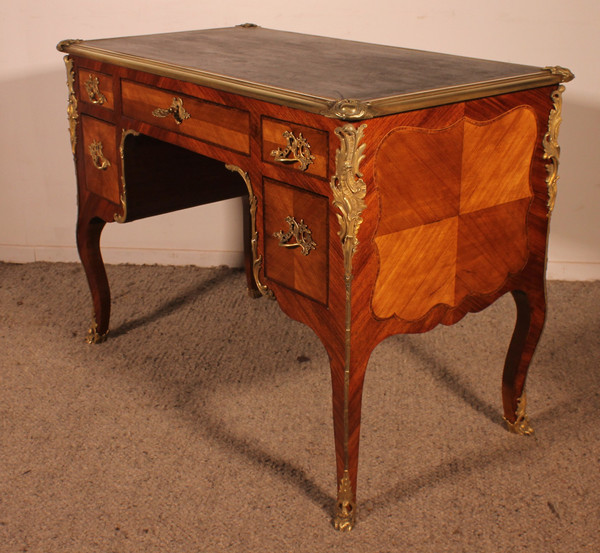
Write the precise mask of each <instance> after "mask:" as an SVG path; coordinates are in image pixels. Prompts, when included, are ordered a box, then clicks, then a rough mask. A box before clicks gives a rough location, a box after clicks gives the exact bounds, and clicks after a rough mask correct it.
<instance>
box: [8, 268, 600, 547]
mask: <svg viewBox="0 0 600 553" xmlns="http://www.w3.org/2000/svg"><path fill="white" fill-rule="evenodd" d="M108 271H109V278H110V279H111V283H112V290H113V321H112V330H111V334H110V338H109V340H108V341H107V342H106V343H104V344H101V345H96V346H89V345H87V344H85V343H84V341H83V338H84V336H85V331H86V330H87V326H88V325H89V320H90V312H91V302H90V299H89V294H88V291H87V285H86V283H85V278H84V275H83V272H82V270H81V268H80V267H79V266H78V265H75V264H47V263H34V264H26V265H13V264H0V552H1V553H18V552H36V553H38V552H39V553H53V552H56V553H59V552H60V553H70V552H73V553H86V552H98V553H127V552H144V553H153V552H157V553H158V552H160V553H171V552H173V553H179V552H181V553H195V552H204V551H206V552H211V553H219V552H222V551H223V552H224V551H227V552H257V553H258V552H260V553H263V552H273V553H283V552H294V553H296V552H307V553H308V552H310V553H320V552H325V551H344V552H365V553H367V552H368V553H381V552H397V551H398V552H410V553H421V552H422V553H441V552H452V553H454V552H456V553H459V552H460V553H462V552H468V553H475V552H477V553H488V552H489V553H503V552H507V553H508V552H510V553H522V552H532V553H553V552H557V553H558V552H560V553H563V552H564V553H585V552H589V553H592V552H594V553H595V552H597V551H598V550H600V366H599V365H600V363H599V361H600V338H599V336H600V282H595V283H589V282H588V283H584V282H570V283H567V282H550V283H549V284H548V294H549V317H548V320H547V324H546V328H545V332H544V335H543V337H542V341H541V343H540V346H539V348H538V352H537V354H536V357H535V358H534V362H533V365H532V368H531V370H530V377H529V380H528V412H529V415H530V419H531V422H532V425H533V426H534V428H535V430H536V434H535V436H534V437H532V438H524V437H519V436H515V435H512V434H509V433H508V432H506V431H505V430H504V428H503V426H502V425H501V402H500V376H501V370H502V366H503V361H504V355H505V353H506V348H507V346H508V342H509V339H510V335H511V333H512V328H513V325H514V317H515V309H514V306H513V303H512V300H511V298H510V297H505V298H503V299H501V300H500V301H499V302H497V303H496V304H495V305H494V306H492V307H491V308H489V309H487V310H485V311H484V312H482V313H480V314H478V315H470V316H468V317H466V318H465V319H464V320H463V321H461V322H460V323H459V324H457V325H455V326H453V327H450V328H447V327H441V328H437V329H436V330H434V331H432V332H430V333H428V334H425V335H416V336H412V335H411V336H396V337H393V338H390V339H388V340H386V341H385V342H383V343H382V344H381V345H380V346H379V347H378V348H377V349H376V350H375V352H374V354H373V356H372V358H371V361H370V364H369V367H368V369H367V379H366V383H365V398H364V409H363V413H364V415H363V426H362V429H363V430H362V441H361V461H360V474H359V490H358V493H359V509H360V510H359V521H358V524H357V526H356V528H355V529H354V531H352V532H351V533H349V534H340V533H337V532H335V531H334V530H333V528H332V526H331V513H332V509H333V501H334V497H335V478H334V450H333V432H332V423H331V406H330V380H329V369H328V364H327V356H326V354H325V351H324V350H323V348H322V346H321V345H320V343H319V341H318V340H317V338H316V337H315V336H314V334H313V333H312V332H311V331H310V330H309V329H308V328H306V327H304V326H303V325H301V324H299V323H296V322H293V321H291V320H289V319H288V318H287V317H285V316H284V315H283V314H282V313H281V311H280V310H279V308H278V306H277V304H276V303H275V302H271V301H268V300H264V299H262V300H251V299H250V298H248V297H247V295H246V293H245V286H244V276H243V274H242V273H241V272H239V271H236V270H231V269H228V268H224V267H221V268H214V269H199V268H196V267H164V266H162V267H156V266H152V267H151V266H125V265H120V266H109V267H108Z"/></svg>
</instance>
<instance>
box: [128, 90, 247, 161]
mask: <svg viewBox="0 0 600 553" xmlns="http://www.w3.org/2000/svg"><path fill="white" fill-rule="evenodd" d="M121 91H122V92H121V94H122V98H123V115H125V116H128V117H132V118H134V119H138V120H141V121H145V122H147V123H151V124H152V125H155V126H157V127H161V128H164V129H168V130H170V131H174V132H177V133H180V134H185V135H187V136H191V137H193V138H197V139H199V140H203V141H205V142H210V143H212V144H217V145H218V146H224V147H225V148H229V149H231V150H235V151H237V152H242V153H245V154H248V153H250V115H249V113H248V112H245V111H242V110H239V109H236V108H230V107H226V106H222V105H219V104H214V103H211V102H206V101H204V100H199V99H197V98H191V97H189V96H183V95H181V94H178V93H177V92H171V91H166V90H161V89H158V88H152V87H149V86H145V85H139V84H136V83H133V82H131V81H123V82H122V87H121Z"/></svg>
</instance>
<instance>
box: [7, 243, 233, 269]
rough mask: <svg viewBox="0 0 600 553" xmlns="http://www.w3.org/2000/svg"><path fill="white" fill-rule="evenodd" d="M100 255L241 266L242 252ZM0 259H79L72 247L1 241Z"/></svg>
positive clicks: (120, 251)
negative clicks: (5, 243)
mask: <svg viewBox="0 0 600 553" xmlns="http://www.w3.org/2000/svg"><path fill="white" fill-rule="evenodd" d="M102 258H103V259H104V262H105V263H108V264H120V263H132V264H134V265H197V266H198V267H216V266H219V265H227V266H229V267H243V266H244V254H243V252H235V251H206V250H160V249H133V248H110V247H105V248H102ZM0 261H5V262H8V263H34V262H36V261H49V262H52V263H79V255H78V253H77V248H75V247H47V246H6V245H0Z"/></svg>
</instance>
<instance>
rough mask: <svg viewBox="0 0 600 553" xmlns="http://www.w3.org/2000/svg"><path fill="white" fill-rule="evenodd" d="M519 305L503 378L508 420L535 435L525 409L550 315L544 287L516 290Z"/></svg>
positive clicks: (511, 427)
mask: <svg viewBox="0 0 600 553" xmlns="http://www.w3.org/2000/svg"><path fill="white" fill-rule="evenodd" d="M512 295H513V298H514V300H515V303H516V305H517V323H516V325H515V330H514V332H513V336H512V340H511V342H510V346H509V348H508V354H507V356H506V362H505V364H504V374H503V377H502V402H503V405H504V421H505V423H506V426H507V428H508V429H509V430H510V431H511V432H514V433H515V434H521V435H529V434H533V428H532V427H531V425H530V424H529V421H528V419H527V414H526V412H525V407H526V396H525V380H526V378H527V370H528V369H529V365H530V363H531V358H532V357H533V353H534V351H535V348H536V346H537V344H538V341H539V339H540V336H541V334H542V329H543V327H544V321H545V318H546V298H545V293H544V289H543V286H542V287H540V290H539V291H536V292H523V291H520V290H515V291H513V292H512Z"/></svg>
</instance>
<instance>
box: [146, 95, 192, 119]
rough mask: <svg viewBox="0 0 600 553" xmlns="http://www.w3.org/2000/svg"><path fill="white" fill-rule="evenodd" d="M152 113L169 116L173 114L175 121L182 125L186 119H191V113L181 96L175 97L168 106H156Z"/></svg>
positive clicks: (157, 115) (155, 115)
mask: <svg viewBox="0 0 600 553" xmlns="http://www.w3.org/2000/svg"><path fill="white" fill-rule="evenodd" d="M152 115H153V116H154V117H168V116H169V115H172V116H173V119H175V123H177V124H178V125H181V123H183V122H184V121H185V120H186V119H189V118H190V117H191V115H190V114H189V113H188V112H187V111H186V110H185V108H184V107H183V100H182V99H181V98H177V97H175V98H173V101H172V102H171V105H170V106H169V107H168V108H166V109H165V108H156V109H155V110H154V111H153V112H152Z"/></svg>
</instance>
